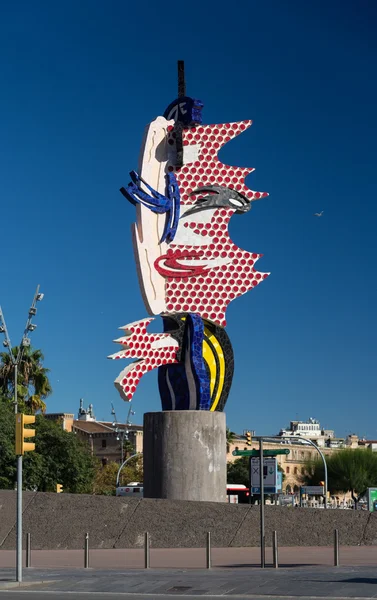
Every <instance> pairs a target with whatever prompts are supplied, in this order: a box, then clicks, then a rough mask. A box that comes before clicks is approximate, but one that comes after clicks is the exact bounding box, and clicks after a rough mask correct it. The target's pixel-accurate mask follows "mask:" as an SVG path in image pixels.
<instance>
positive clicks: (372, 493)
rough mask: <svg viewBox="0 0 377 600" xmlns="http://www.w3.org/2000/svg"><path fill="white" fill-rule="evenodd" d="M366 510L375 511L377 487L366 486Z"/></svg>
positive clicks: (376, 507)
mask: <svg viewBox="0 0 377 600" xmlns="http://www.w3.org/2000/svg"><path fill="white" fill-rule="evenodd" d="M368 510H369V511H370V512H376V511H377V488H368Z"/></svg>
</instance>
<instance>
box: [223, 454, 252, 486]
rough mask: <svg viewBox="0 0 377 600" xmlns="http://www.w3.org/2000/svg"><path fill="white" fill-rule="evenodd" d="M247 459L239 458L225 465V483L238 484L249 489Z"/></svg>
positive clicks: (246, 457) (245, 457)
mask: <svg viewBox="0 0 377 600" xmlns="http://www.w3.org/2000/svg"><path fill="white" fill-rule="evenodd" d="M249 460H250V459H249V457H248V456H241V458H237V460H235V461H234V462H232V463H231V462H229V463H228V465H227V483H239V484H241V485H246V487H249Z"/></svg>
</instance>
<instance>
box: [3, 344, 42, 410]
mask: <svg viewBox="0 0 377 600" xmlns="http://www.w3.org/2000/svg"><path fill="white" fill-rule="evenodd" d="M12 354H13V356H14V357H16V356H17V354H18V347H17V346H15V347H14V348H12ZM43 360H44V356H43V353H42V351H41V350H34V349H33V348H31V347H26V348H24V349H23V353H22V359H21V362H20V364H19V365H18V377H17V395H18V401H19V405H20V410H21V411H22V412H30V413H32V414H34V413H36V412H38V411H41V412H42V413H44V412H45V411H46V404H45V402H44V400H45V399H46V398H47V397H48V396H49V395H50V394H51V392H52V388H51V384H50V381H49V378H48V373H49V369H46V367H44V366H43ZM0 390H1V392H2V394H3V395H4V396H5V397H6V398H8V399H9V400H10V401H11V400H12V399H13V397H14V364H13V362H12V360H11V357H10V356H9V353H8V352H2V353H0Z"/></svg>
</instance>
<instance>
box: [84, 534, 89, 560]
mask: <svg viewBox="0 0 377 600" xmlns="http://www.w3.org/2000/svg"><path fill="white" fill-rule="evenodd" d="M84 569H89V533H86V534H85V545H84Z"/></svg>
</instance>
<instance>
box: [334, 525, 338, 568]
mask: <svg viewBox="0 0 377 600" xmlns="http://www.w3.org/2000/svg"><path fill="white" fill-rule="evenodd" d="M334 567H339V531H338V530H337V529H334Z"/></svg>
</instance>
